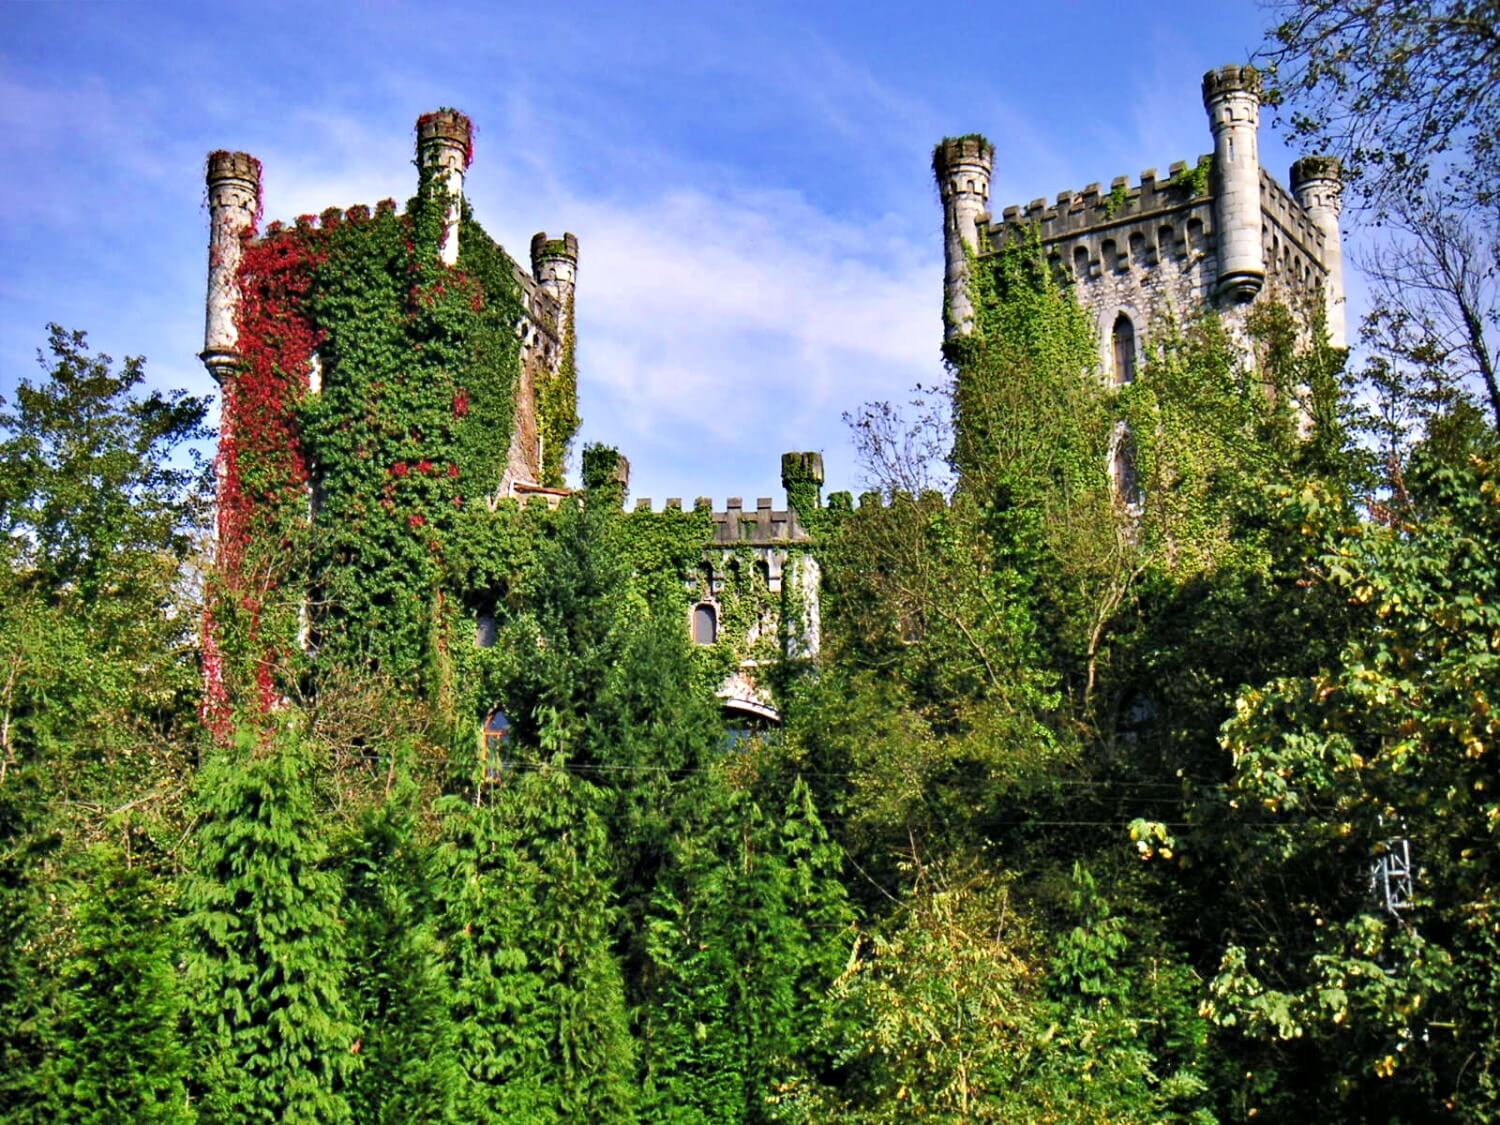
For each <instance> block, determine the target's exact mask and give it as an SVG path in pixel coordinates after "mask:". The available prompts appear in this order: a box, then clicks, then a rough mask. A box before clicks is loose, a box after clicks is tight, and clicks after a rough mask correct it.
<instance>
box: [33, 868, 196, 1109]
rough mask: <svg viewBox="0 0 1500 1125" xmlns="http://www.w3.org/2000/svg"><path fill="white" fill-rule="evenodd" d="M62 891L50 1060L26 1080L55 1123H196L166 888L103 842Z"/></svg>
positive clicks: (48, 1035) (45, 1024)
mask: <svg viewBox="0 0 1500 1125" xmlns="http://www.w3.org/2000/svg"><path fill="white" fill-rule="evenodd" d="M76 877H77V879H78V880H79V881H78V883H76V884H75V885H73V886H71V887H68V888H66V889H65V891H64V893H65V897H66V898H67V900H68V905H69V912H68V923H69V924H68V927H67V929H68V937H69V940H68V941H67V945H66V952H65V954H64V958H63V961H62V964H61V966H60V967H59V970H58V973H57V981H56V985H57V987H56V990H55V991H56V996H55V1003H54V1004H53V1005H52V1006H51V1007H50V1010H47V1011H46V1012H45V1013H44V1015H43V1016H42V1038H43V1042H44V1044H45V1048H46V1051H47V1058H46V1062H45V1063H44V1064H43V1065H42V1066H40V1067H38V1068H37V1070H36V1072H35V1073H33V1074H30V1075H29V1076H28V1077H29V1079H30V1081H31V1084H32V1087H33V1090H34V1091H35V1093H36V1101H37V1103H38V1108H39V1109H41V1110H42V1111H43V1115H44V1116H45V1117H47V1118H48V1119H50V1120H54V1121H76V1122H79V1123H80V1125H85V1123H87V1125H107V1123H108V1122H113V1121H121V1120H128V1121H139V1122H152V1123H156V1125H185V1123H187V1122H190V1121H192V1120H193V1119H194V1118H193V1114H192V1111H191V1110H190V1108H189V1106H188V1101H187V1085H186V1078H187V1073H188V1054H187V1051H186V1049H185V1047H184V1045H183V1043H182V1040H181V1028H180V1017H181V1015H182V1010H183V997H182V993H181V988H180V985H179V979H180V978H179V976H178V973H177V966H176V963H175V962H176V960H177V956H176V955H177V948H176V942H175V941H174V937H175V934H174V933H173V930H172V929H171V927H170V926H169V925H168V923H167V917H168V910H167V907H168V903H167V901H166V897H165V895H164V893H163V891H164V888H163V887H162V886H161V885H160V884H159V883H158V882H157V880H156V879H154V878H153V876H152V875H151V873H150V872H149V871H148V870H146V869H144V868H143V867H141V866H139V865H136V866H131V865H130V864H129V863H128V862H127V861H126V857H125V856H124V855H122V854H120V852H119V851H118V850H117V849H115V848H112V847H110V846H109V845H103V844H101V845H96V846H95V847H94V848H93V849H91V851H90V853H89V854H88V856H87V857H86V859H85V861H84V862H83V863H81V864H80V866H79V870H78V872H77V873H76Z"/></svg>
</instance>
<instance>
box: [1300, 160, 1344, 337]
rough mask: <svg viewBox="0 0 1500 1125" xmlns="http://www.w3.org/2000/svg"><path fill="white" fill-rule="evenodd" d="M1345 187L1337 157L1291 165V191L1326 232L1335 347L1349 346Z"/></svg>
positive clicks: (1329, 304) (1325, 260)
mask: <svg viewBox="0 0 1500 1125" xmlns="http://www.w3.org/2000/svg"><path fill="white" fill-rule="evenodd" d="M1343 187H1344V184H1343V175H1342V169H1340V167H1339V162H1338V158H1337V157H1333V156H1304V157H1303V158H1302V159H1301V160H1299V161H1297V163H1295V164H1293V165H1292V194H1293V195H1295V196H1296V197H1297V202H1298V203H1299V204H1301V206H1302V210H1303V211H1305V212H1306V213H1307V217H1308V218H1310V219H1311V220H1312V221H1313V222H1314V223H1315V224H1316V225H1317V227H1318V229H1319V230H1321V231H1322V232H1323V268H1324V270H1326V271H1327V274H1328V278H1327V282H1326V284H1325V285H1324V286H1323V294H1324V297H1325V299H1326V302H1327V303H1326V306H1325V311H1326V313H1327V316H1328V339H1329V341H1330V342H1331V343H1332V344H1333V346H1334V347H1336V348H1344V347H1348V340H1347V332H1346V329H1345V325H1344V248H1343V245H1342V243H1340V241H1339V211H1340V210H1341V209H1342V203H1343Z"/></svg>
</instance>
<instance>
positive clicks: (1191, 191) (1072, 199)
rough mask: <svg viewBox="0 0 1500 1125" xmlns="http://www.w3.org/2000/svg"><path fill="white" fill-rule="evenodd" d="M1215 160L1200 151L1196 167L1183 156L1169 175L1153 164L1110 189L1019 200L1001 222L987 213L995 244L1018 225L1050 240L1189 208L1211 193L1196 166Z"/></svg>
mask: <svg viewBox="0 0 1500 1125" xmlns="http://www.w3.org/2000/svg"><path fill="white" fill-rule="evenodd" d="M1211 162H1212V157H1210V156H1200V157H1199V158H1198V160H1197V162H1196V164H1195V165H1193V166H1189V165H1188V164H1187V163H1185V162H1183V161H1177V162H1176V163H1174V164H1173V165H1172V166H1171V167H1170V168H1169V169H1168V171H1167V177H1166V178H1165V179H1161V178H1158V176H1157V172H1156V169H1155V168H1147V169H1146V170H1145V171H1144V172H1142V173H1141V174H1140V176H1139V177H1138V178H1137V179H1136V180H1135V181H1132V180H1131V179H1130V177H1129V176H1116V177H1115V178H1114V180H1112V181H1111V183H1110V186H1109V190H1108V191H1105V190H1104V188H1103V187H1102V186H1101V185H1100V184H1097V183H1094V184H1089V185H1088V186H1087V187H1085V188H1084V189H1083V190H1082V191H1074V190H1072V189H1071V188H1070V189H1068V190H1067V191H1060V192H1058V193H1057V196H1056V197H1055V198H1054V199H1053V200H1052V201H1051V202H1049V201H1048V200H1046V199H1033V200H1032V201H1031V202H1030V203H1028V204H1026V205H1024V206H1022V205H1020V204H1013V205H1011V206H1009V207H1006V208H1005V209H1004V210H1003V211H1002V212H1001V215H1000V218H999V220H998V221H997V220H996V219H995V218H994V216H993V215H991V216H987V217H986V218H987V219H988V223H987V229H988V232H989V236H990V244H991V246H992V247H998V246H1000V245H1002V244H1003V243H1004V242H1005V241H1006V240H1008V239H1009V238H1011V237H1014V234H1015V232H1016V230H1018V229H1019V230H1026V229H1027V228H1030V227H1033V226H1034V227H1037V228H1038V234H1039V235H1040V237H1041V241H1042V242H1043V244H1046V243H1048V242H1055V241H1057V240H1058V239H1063V238H1069V237H1071V236H1073V235H1076V234H1079V233H1082V232H1084V231H1095V230H1101V229H1104V228H1107V227H1111V226H1129V225H1130V224H1131V223H1136V222H1140V221H1141V220H1143V219H1149V218H1156V217H1158V216H1162V215H1170V214H1173V213H1176V212H1182V211H1186V210H1189V209H1191V208H1192V206H1193V205H1194V203H1195V202H1197V201H1200V200H1207V199H1208V198H1209V194H1210V193H1209V188H1208V176H1207V175H1206V174H1196V175H1195V174H1194V169H1195V168H1202V169H1205V171H1206V169H1207V167H1208V166H1209V165H1210V164H1211Z"/></svg>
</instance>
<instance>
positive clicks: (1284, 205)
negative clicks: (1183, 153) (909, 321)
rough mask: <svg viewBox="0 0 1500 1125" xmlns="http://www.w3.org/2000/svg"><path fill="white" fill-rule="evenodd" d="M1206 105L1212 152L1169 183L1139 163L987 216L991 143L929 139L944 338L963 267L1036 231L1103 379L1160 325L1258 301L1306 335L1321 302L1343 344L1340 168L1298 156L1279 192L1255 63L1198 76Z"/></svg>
mask: <svg viewBox="0 0 1500 1125" xmlns="http://www.w3.org/2000/svg"><path fill="white" fill-rule="evenodd" d="M1203 104H1204V106H1205V107H1206V109H1207V111H1208V117H1209V125H1210V129H1211V131H1212V135H1213V141H1214V151H1213V153H1212V154H1211V155H1204V156H1200V157H1198V159H1197V161H1196V162H1195V163H1193V164H1189V163H1187V162H1182V161H1180V162H1178V163H1175V164H1173V165H1172V166H1171V167H1170V168H1169V169H1168V175H1167V176H1166V177H1162V178H1159V177H1158V176H1157V173H1156V169H1155V168H1148V169H1147V170H1146V171H1144V172H1142V173H1141V174H1140V176H1139V177H1138V179H1137V180H1136V181H1134V182H1132V180H1131V178H1130V177H1128V176H1117V177H1115V178H1114V179H1113V181H1111V184H1110V188H1109V190H1108V191H1106V190H1105V189H1104V188H1102V187H1101V186H1100V185H1099V184H1098V183H1093V184H1089V185H1088V186H1087V187H1085V188H1084V189H1083V190H1082V191H1075V190H1071V189H1070V190H1066V191H1062V192H1059V193H1058V194H1057V195H1056V197H1055V198H1054V199H1053V200H1051V201H1048V200H1046V199H1034V200H1032V201H1031V202H1030V203H1029V204H1026V205H1025V206H1012V207H1006V208H1004V209H1003V210H1002V211H1001V213H1000V215H999V216H998V217H997V216H995V215H993V214H991V213H990V212H989V210H988V206H987V203H986V200H987V197H988V194H989V180H990V173H991V169H992V168H993V166H994V149H993V147H992V146H991V145H990V144H989V143H988V142H987V141H985V140H984V139H983V138H982V137H976V136H968V137H961V138H957V139H954V140H945V141H944V142H943V143H942V144H940V145H939V146H938V147H937V149H936V151H935V152H934V153H933V173H934V175H935V176H936V178H937V183H938V190H939V193H940V194H941V196H942V200H943V235H944V242H943V249H944V255H945V258H946V265H947V271H946V276H945V279H944V289H943V317H944V328H945V333H946V337H947V339H949V340H952V339H954V338H955V337H957V336H962V335H965V334H967V333H969V332H972V331H973V326H974V310H973V308H972V307H971V298H970V295H969V286H968V281H969V268H970V262H971V261H972V260H975V259H983V258H985V257H987V256H989V255H992V254H995V253H998V252H999V251H1000V250H1002V249H1003V248H1004V247H1005V246H1006V245H1007V244H1008V243H1011V242H1016V241H1021V240H1029V239H1031V238H1032V237H1035V238H1037V240H1038V241H1039V242H1040V244H1041V248H1042V252H1043V254H1044V255H1045V256H1046V258H1047V259H1048V261H1049V262H1050V263H1051V265H1052V267H1053V269H1054V270H1055V271H1056V272H1057V273H1058V274H1059V275H1060V276H1062V277H1065V278H1067V279H1068V280H1069V281H1071V282H1072V284H1073V286H1074V292H1075V294H1076V296H1077V298H1078V302H1079V304H1081V305H1082V306H1083V308H1084V309H1085V311H1087V312H1088V313H1089V314H1090V315H1091V316H1092V317H1093V319H1094V322H1095V326H1096V331H1097V334H1098V336H1097V338H1098V341H1099V353H1098V354H1099V370H1100V371H1101V373H1102V374H1103V375H1104V377H1105V378H1107V379H1109V380H1110V381H1112V382H1116V383H1121V382H1128V381H1129V380H1130V379H1131V378H1133V377H1134V370H1135V365H1136V361H1137V358H1138V356H1139V355H1140V354H1142V349H1143V348H1144V346H1145V345H1146V344H1148V343H1149V342H1150V340H1151V339H1152V334H1153V333H1154V331H1155V330H1156V328H1157V326H1159V325H1160V324H1162V323H1164V322H1166V321H1167V320H1169V319H1175V320H1176V321H1178V322H1181V321H1182V320H1184V319H1187V318H1190V317H1191V316H1193V315H1194V314H1196V313H1198V312H1201V311H1204V310H1208V309H1216V310H1218V311H1220V312H1221V313H1222V314H1223V315H1224V316H1225V318H1226V320H1228V321H1229V323H1230V326H1231V327H1233V326H1234V325H1236V324H1239V323H1242V322H1243V318H1244V316H1245V314H1246V312H1247V310H1248V309H1249V308H1250V307H1252V306H1253V304H1254V302H1255V301H1257V300H1263V299H1267V298H1269V299H1274V300H1277V301H1281V302H1283V303H1285V304H1286V305H1288V306H1289V307H1290V308H1291V309H1292V310H1293V312H1294V313H1296V314H1299V315H1301V316H1302V317H1303V324H1304V327H1305V328H1308V329H1310V327H1311V318H1310V317H1308V316H1307V315H1306V314H1307V313H1308V310H1309V309H1311V308H1314V307H1317V306H1321V307H1322V308H1323V309H1324V310H1326V314H1327V327H1328V334H1329V338H1330V340H1331V342H1332V343H1333V344H1335V345H1336V346H1340V347H1342V346H1343V345H1344V342H1345V333H1344V288H1343V267H1342V251H1341V249H1340V246H1339V224H1338V215H1339V211H1338V188H1339V178H1338V165H1337V163H1336V162H1334V161H1331V160H1328V159H1327V158H1323V157H1306V158H1304V159H1302V160H1300V161H1298V163H1297V165H1296V166H1295V167H1294V168H1293V169H1292V177H1291V178H1292V185H1293V190H1292V191H1290V192H1289V191H1287V189H1286V188H1284V187H1282V186H1281V184H1280V183H1278V182H1277V180H1276V178H1275V177H1274V176H1272V175H1271V174H1270V173H1269V172H1268V171H1267V170H1266V169H1265V168H1264V167H1262V166H1261V163H1260V152H1259V145H1258V143H1257V137H1256V130H1257V127H1258V125H1259V120H1260V75H1259V74H1258V73H1257V72H1256V71H1255V69H1254V68H1253V67H1248V66H1226V67H1221V68H1220V69H1218V70H1212V71H1209V73H1208V74H1206V75H1204V78H1203Z"/></svg>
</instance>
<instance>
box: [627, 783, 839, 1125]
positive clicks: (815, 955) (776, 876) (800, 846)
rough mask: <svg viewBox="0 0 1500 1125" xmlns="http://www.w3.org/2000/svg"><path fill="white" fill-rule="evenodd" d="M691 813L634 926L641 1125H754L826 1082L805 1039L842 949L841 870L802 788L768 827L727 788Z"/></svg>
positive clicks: (815, 1050) (817, 1052)
mask: <svg viewBox="0 0 1500 1125" xmlns="http://www.w3.org/2000/svg"><path fill="white" fill-rule="evenodd" d="M702 812H703V813H704V814H705V816H706V819H705V820H704V822H702V823H700V824H696V825H684V826H683V831H682V833H681V835H680V836H679V837H678V839H677V840H676V847H675V849H674V852H675V854H674V856H673V860H674V863H673V866H672V868H671V869H670V870H669V871H668V872H667V873H665V875H664V877H663V879H662V881H661V883H660V885H659V886H658V888H657V891H656V894H655V895H654V897H653V900H652V904H651V907H652V909H651V913H650V914H649V916H648V917H647V918H646V920H645V923H644V929H645V944H646V951H647V955H648V965H647V967H646V969H645V971H644V973H643V976H644V997H643V1000H644V1002H643V1004H642V1005H641V1014H640V1023H641V1038H642V1040H643V1043H644V1046H645V1059H644V1063H645V1067H644V1069H645V1085H646V1090H647V1094H648V1103H647V1107H646V1113H645V1117H646V1119H647V1120H651V1121H681V1120H695V1121H704V1122H726V1123H729V1122H743V1121H763V1120H767V1119H768V1118H769V1117H770V1116H771V1115H772V1111H771V1109H770V1106H771V1105H773V1104H774V1103H775V1102H776V1100H777V1099H776V1098H775V1097H774V1096H773V1094H774V1092H775V1091H777V1090H779V1089H781V1088H783V1087H784V1086H786V1085H787V1084H789V1083H795V1082H797V1081H799V1080H804V1079H806V1078H807V1077H808V1076H809V1075H816V1074H818V1073H819V1072H820V1071H821V1070H823V1069H824V1068H823V1067H822V1066H821V1065H820V1064H822V1063H823V1062H824V1061H826V1060H825V1059H824V1057H823V1052H822V1050H821V1048H820V1047H819V1045H818V1044H816V1043H815V1042H814V1039H815V1033H817V1032H819V1031H821V1030H822V1028H821V1023H822V1020H823V1017H824V1015H825V1012H826V1008H827V1004H826V999H825V997H826V993H827V990H828V988H829V987H830V986H831V985H832V984H833V982H834V980H835V978H836V977H837V976H838V973H839V970H840V969H841V968H842V967H843V965H844V962H845V960H846V959H847V957H848V954H849V943H850V941H851V939H852V937H853V926H852V921H853V916H852V913H851V911H850V909H849V904H848V898H847V895H846V894H845V892H844V889H843V886H842V885H841V884H840V882H839V879H838V876H839V869H840V865H841V863H842V858H843V857H842V853H841V851H840V850H839V848H838V847H837V845H835V844H833V843H832V842H831V841H830V840H829V838H828V835H827V832H826V831H825V830H824V828H823V825H822V822H821V820H820V819H819V817H818V814H817V811H816V809H815V808H814V807H813V803H812V795H811V793H810V791H809V789H808V787H807V785H806V784H805V783H804V782H802V781H801V780H798V781H796V782H794V783H793V785H792V788H791V792H790V794H789V795H788V797H787V800H786V804H785V808H784V811H783V813H782V815H781V816H780V817H779V818H776V817H770V816H767V815H766V814H765V813H764V812H763V811H762V810H761V808H760V806H759V805H758V804H756V803H755V802H754V801H753V800H752V799H751V798H750V797H749V796H748V795H747V794H745V793H743V792H738V791H735V790H733V789H730V788H728V787H727V786H726V787H723V788H721V789H720V790H719V793H718V801H717V803H716V804H713V805H709V806H707V807H705V808H704V809H703V810H702Z"/></svg>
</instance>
